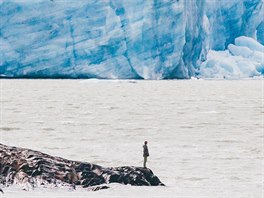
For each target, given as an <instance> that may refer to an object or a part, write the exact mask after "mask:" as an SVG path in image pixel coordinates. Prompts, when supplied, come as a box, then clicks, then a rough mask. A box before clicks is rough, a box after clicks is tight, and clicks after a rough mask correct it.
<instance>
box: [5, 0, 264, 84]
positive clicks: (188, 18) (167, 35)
mask: <svg viewBox="0 0 264 198" xmlns="http://www.w3.org/2000/svg"><path fill="white" fill-rule="evenodd" d="M263 16H264V13H263V0H229V1H226V0H185V1H184V0H88V1H76V0H67V1H66V0H34V1H31V0H0V74H1V75H2V76H7V77H40V78H57V77H66V78H111V79H115V78H119V79H128V78H132V79H166V78H190V77H191V76H195V75H196V74H198V73H199V68H200V65H201V63H202V62H203V61H204V60H206V57H207V53H208V51H209V49H213V50H223V49H226V48H227V46H228V44H230V43H234V40H235V38H236V37H239V36H242V35H245V36H249V37H253V38H255V39H257V40H258V41H259V42H260V43H262V44H263V29H264V28H263Z"/></svg>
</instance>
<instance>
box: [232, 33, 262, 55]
mask: <svg viewBox="0 0 264 198" xmlns="http://www.w3.org/2000/svg"><path fill="white" fill-rule="evenodd" d="M235 45H237V46H245V47H248V48H249V49H251V50H253V51H260V52H263V53H264V46H263V45H261V44H260V43H259V42H258V41H256V40H254V39H253V38H249V37H246V36H240V37H238V38H236V39H235Z"/></svg>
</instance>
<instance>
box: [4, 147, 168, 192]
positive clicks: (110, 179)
mask: <svg viewBox="0 0 264 198" xmlns="http://www.w3.org/2000/svg"><path fill="white" fill-rule="evenodd" d="M110 183H120V184H130V185H133V186H164V184H163V183H162V182H161V181H160V180H159V178H158V177H157V176H156V175H154V173H153V172H152V170H151V169H148V168H142V167H134V166H122V167H110V168H107V167H102V166H99V165H96V164H91V163H88V162H80V161H72V160H67V159H64V158H61V157H55V156H51V155H47V154H45V153H42V152H39V151H34V150H30V149H25V148H19V147H11V146H6V145H3V144H0V184H1V186H2V187H8V186H10V185H12V184H19V185H21V186H22V189H24V190H29V189H32V188H36V187H40V186H43V187H61V186H69V187H71V188H73V189H75V187H76V186H81V187H83V188H88V189H89V190H93V191H96V190H100V189H106V188H109V187H108V186H107V184H110ZM2 189H3V188H2ZM0 190H1V188H0Z"/></svg>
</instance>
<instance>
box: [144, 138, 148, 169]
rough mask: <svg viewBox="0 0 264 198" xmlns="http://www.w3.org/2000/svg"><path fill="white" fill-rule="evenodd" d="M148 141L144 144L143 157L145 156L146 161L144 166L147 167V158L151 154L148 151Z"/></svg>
mask: <svg viewBox="0 0 264 198" xmlns="http://www.w3.org/2000/svg"><path fill="white" fill-rule="evenodd" d="M147 144H148V142H147V141H145V142H144V145H143V157H144V162H143V166H144V168H147V166H146V163H147V158H148V156H149V151H148V146H147Z"/></svg>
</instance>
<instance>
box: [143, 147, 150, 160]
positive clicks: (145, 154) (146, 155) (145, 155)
mask: <svg viewBox="0 0 264 198" xmlns="http://www.w3.org/2000/svg"><path fill="white" fill-rule="evenodd" d="M148 156H149V151H148V146H147V145H146V144H145V145H143V157H148Z"/></svg>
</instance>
